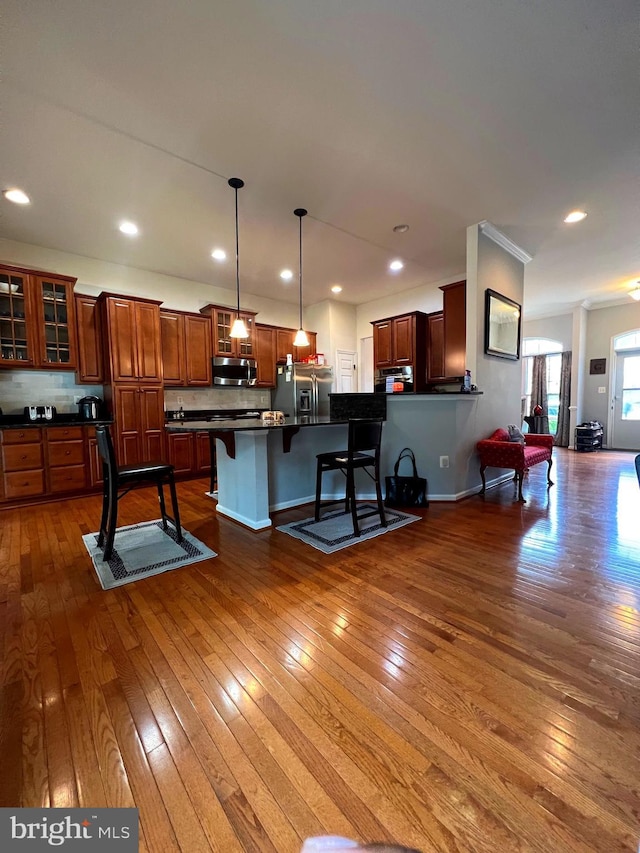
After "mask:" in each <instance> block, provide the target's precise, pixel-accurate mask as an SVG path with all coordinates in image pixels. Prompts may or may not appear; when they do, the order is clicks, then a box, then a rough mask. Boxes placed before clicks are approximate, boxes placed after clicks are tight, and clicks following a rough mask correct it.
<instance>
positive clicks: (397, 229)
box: [393, 225, 409, 234]
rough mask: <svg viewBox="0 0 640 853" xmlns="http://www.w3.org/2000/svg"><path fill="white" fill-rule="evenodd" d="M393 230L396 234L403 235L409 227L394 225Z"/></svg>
mask: <svg viewBox="0 0 640 853" xmlns="http://www.w3.org/2000/svg"><path fill="white" fill-rule="evenodd" d="M393 230H394V231H395V233H396V234H404V233H405V231H408V230H409V226H408V225H394V226H393Z"/></svg>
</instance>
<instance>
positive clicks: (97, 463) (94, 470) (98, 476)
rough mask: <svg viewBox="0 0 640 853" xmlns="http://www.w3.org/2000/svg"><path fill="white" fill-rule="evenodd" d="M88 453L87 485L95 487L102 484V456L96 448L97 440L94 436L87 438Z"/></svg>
mask: <svg viewBox="0 0 640 853" xmlns="http://www.w3.org/2000/svg"><path fill="white" fill-rule="evenodd" d="M87 444H88V448H89V450H88V453H89V472H88V475H89V484H88V485H89V487H90V488H96V487H97V486H102V483H103V482H104V481H103V478H102V456H100V451H99V450H98V440H97V439H96V438H95V437H92V436H89V438H88V439H87Z"/></svg>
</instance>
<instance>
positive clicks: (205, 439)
mask: <svg viewBox="0 0 640 853" xmlns="http://www.w3.org/2000/svg"><path fill="white" fill-rule="evenodd" d="M195 451H196V459H195V468H194V470H195V471H196V472H197V473H198V474H206V473H207V472H208V471H210V470H211V440H210V434H209V433H208V432H197V433H196V434H195Z"/></svg>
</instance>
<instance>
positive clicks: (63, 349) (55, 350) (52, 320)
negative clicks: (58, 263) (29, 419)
mask: <svg viewBox="0 0 640 853" xmlns="http://www.w3.org/2000/svg"><path fill="white" fill-rule="evenodd" d="M75 281H76V279H75V278H71V277H69V276H62V275H55V276H51V275H49V274H48V273H44V272H39V271H36V270H26V269H23V268H21V267H14V266H7V265H3V266H0V367H32V368H47V369H59V368H60V369H65V370H69V369H73V368H74V367H75V366H76V359H77V346H76V325H75V303H74V299H73V286H74V284H75Z"/></svg>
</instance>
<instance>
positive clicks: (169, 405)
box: [164, 388, 271, 411]
mask: <svg viewBox="0 0 640 853" xmlns="http://www.w3.org/2000/svg"><path fill="white" fill-rule="evenodd" d="M180 406H182V408H183V409H185V410H189V409H269V408H271V392H270V391H269V389H268V388H165V391H164V408H165V411H173V410H175V409H179V408H180Z"/></svg>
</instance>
